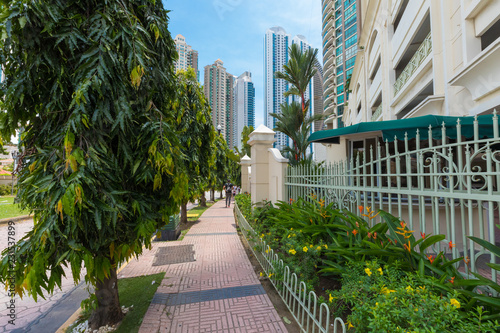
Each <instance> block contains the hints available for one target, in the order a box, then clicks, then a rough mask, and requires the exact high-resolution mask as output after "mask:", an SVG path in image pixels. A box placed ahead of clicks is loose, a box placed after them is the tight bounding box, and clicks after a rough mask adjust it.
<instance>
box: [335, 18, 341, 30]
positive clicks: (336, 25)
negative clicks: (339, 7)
mask: <svg viewBox="0 0 500 333" xmlns="http://www.w3.org/2000/svg"><path fill="white" fill-rule="evenodd" d="M340 26H342V18H341V17H339V18H338V19H337V20H336V21H335V28H338V27H340Z"/></svg>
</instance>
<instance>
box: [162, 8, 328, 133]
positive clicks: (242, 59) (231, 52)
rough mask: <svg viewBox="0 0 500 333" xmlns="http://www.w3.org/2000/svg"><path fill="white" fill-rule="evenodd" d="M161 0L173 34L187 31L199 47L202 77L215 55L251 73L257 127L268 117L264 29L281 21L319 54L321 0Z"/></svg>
mask: <svg viewBox="0 0 500 333" xmlns="http://www.w3.org/2000/svg"><path fill="white" fill-rule="evenodd" d="M163 4H164V6H165V8H166V9H168V10H171V13H170V14H169V16H170V24H169V30H170V32H171V34H172V38H175V36H176V35H177V34H181V35H183V36H184V37H186V42H187V43H188V44H189V45H191V46H192V47H193V48H194V49H195V50H197V51H198V52H199V59H198V66H199V68H200V74H201V79H202V81H201V82H203V68H204V67H205V66H206V65H209V64H213V63H214V61H215V60H217V59H221V60H222V61H223V62H224V67H226V69H227V71H228V72H229V73H231V74H233V75H237V76H238V75H240V74H242V73H243V72H245V71H250V72H251V73H252V80H253V82H254V85H255V89H256V93H255V95H256V96H255V109H256V125H257V126H259V125H260V124H262V123H263V122H264V116H263V113H264V101H263V100H264V90H263V89H264V79H263V77H264V76H263V71H264V65H263V52H264V50H263V43H264V34H265V32H266V30H267V29H268V28H270V27H272V26H276V25H279V26H282V27H283V28H284V29H285V30H286V31H287V33H289V34H291V35H292V37H293V36H295V35H304V36H305V37H306V38H307V40H308V41H309V43H310V44H311V45H312V46H313V47H315V48H319V49H320V53H319V54H320V56H321V46H322V43H321V1H320V0H163ZM319 60H320V62H321V61H322V59H319Z"/></svg>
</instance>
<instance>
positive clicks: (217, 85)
mask: <svg viewBox="0 0 500 333" xmlns="http://www.w3.org/2000/svg"><path fill="white" fill-rule="evenodd" d="M233 86H234V76H233V75H231V74H229V73H228V72H227V71H226V68H224V63H223V62H222V60H220V59H217V60H216V61H215V62H214V63H213V64H212V65H207V66H205V77H204V85H203V92H204V93H205V97H206V99H207V101H208V103H209V104H210V107H211V108H212V122H213V125H214V128H217V127H218V126H219V125H220V126H221V134H222V135H223V136H224V138H225V139H226V141H227V144H228V146H229V147H230V148H232V147H234V146H235V142H234V129H233V126H232V124H233V123H234V115H233V114H234V89H233Z"/></svg>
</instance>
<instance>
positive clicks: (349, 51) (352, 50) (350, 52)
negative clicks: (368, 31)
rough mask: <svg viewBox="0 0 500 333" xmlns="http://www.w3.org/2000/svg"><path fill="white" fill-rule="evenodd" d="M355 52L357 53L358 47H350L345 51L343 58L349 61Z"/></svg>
mask: <svg viewBox="0 0 500 333" xmlns="http://www.w3.org/2000/svg"><path fill="white" fill-rule="evenodd" d="M357 52H358V45H354V46H353V47H351V48H349V49H347V50H346V51H345V58H346V59H349V58H351V57H353V56H355V55H356V53H357Z"/></svg>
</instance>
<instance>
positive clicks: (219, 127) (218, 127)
mask: <svg viewBox="0 0 500 333" xmlns="http://www.w3.org/2000/svg"><path fill="white" fill-rule="evenodd" d="M220 131H222V126H221V125H220V124H219V125H217V132H219V135H220Z"/></svg>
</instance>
